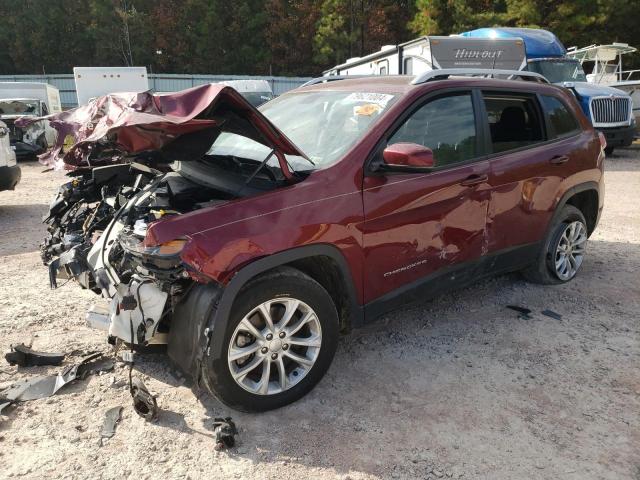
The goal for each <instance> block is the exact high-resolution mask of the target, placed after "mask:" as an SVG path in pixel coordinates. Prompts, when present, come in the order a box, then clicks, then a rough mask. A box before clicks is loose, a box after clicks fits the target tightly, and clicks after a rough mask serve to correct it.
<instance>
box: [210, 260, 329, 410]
mask: <svg viewBox="0 0 640 480" xmlns="http://www.w3.org/2000/svg"><path fill="white" fill-rule="evenodd" d="M337 340H338V315H337V312H336V308H335V306H334V304H333V302H332V300H331V297H330V296H329V294H328V293H327V292H326V290H325V289H324V288H323V287H322V286H321V285H320V284H319V283H317V282H316V281H315V280H313V279H312V278H311V277H309V276H307V275H305V274H303V273H302V272H300V271H298V270H296V269H293V268H288V267H284V268H280V269H278V270H275V271H273V272H270V273H268V274H266V275H264V276H263V277H260V278H258V279H256V280H253V281H251V282H250V283H249V284H248V285H247V287H245V288H244V290H243V291H242V292H241V293H240V294H239V295H238V298H237V299H236V301H235V303H234V308H233V313H232V317H231V318H230V321H229V323H228V326H227V332H226V335H225V341H224V342H223V345H224V347H223V348H224V351H223V352H219V353H220V355H215V357H216V358H218V360H217V361H212V362H211V363H209V364H207V365H206V368H205V380H206V384H207V386H208V387H209V389H210V390H211V391H212V393H213V394H214V395H215V396H217V397H218V398H219V399H220V400H221V401H222V402H224V403H225V404H227V405H229V406H231V407H233V408H236V409H238V410H244V411H264V410H271V409H274V408H279V407H282V406H284V405H287V404H288V403H291V402H294V401H295V400H297V399H299V398H300V397H302V396H303V395H305V394H306V393H308V392H309V391H310V390H311V389H312V388H313V387H314V386H315V384H316V383H317V382H318V381H319V380H320V379H321V378H322V376H323V375H324V374H325V372H326V371H327V369H328V368H329V365H330V364H331V361H332V359H333V356H334V353H335V350H336V346H337Z"/></svg>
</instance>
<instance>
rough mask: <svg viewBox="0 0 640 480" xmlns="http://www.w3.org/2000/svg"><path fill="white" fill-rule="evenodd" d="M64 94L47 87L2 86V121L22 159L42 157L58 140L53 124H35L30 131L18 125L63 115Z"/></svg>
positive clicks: (29, 83)
mask: <svg viewBox="0 0 640 480" xmlns="http://www.w3.org/2000/svg"><path fill="white" fill-rule="evenodd" d="M61 111H62V107H61V104H60V92H59V91H58V89H57V88H55V87H54V86H52V85H49V84H47V83H31V82H0V120H2V121H3V122H4V123H5V124H6V126H7V127H8V128H9V137H10V142H11V147H12V148H13V149H14V150H15V152H16V155H17V156H18V157H24V156H33V155H37V154H40V153H42V152H43V151H45V150H46V149H47V148H48V147H50V146H52V145H53V144H54V143H55V140H56V131H55V130H54V129H53V128H52V127H51V126H50V125H49V122H46V121H41V122H35V123H33V124H31V125H30V126H28V127H26V128H19V127H16V126H15V125H14V122H15V120H16V118H19V117H42V116H45V115H49V114H52V113H60V112H61Z"/></svg>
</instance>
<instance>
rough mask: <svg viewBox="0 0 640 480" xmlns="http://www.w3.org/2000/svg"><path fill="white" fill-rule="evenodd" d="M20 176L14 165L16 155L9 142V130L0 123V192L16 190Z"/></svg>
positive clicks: (15, 164)
mask: <svg viewBox="0 0 640 480" xmlns="http://www.w3.org/2000/svg"><path fill="white" fill-rule="evenodd" d="M21 175H22V172H21V171H20V167H18V165H17V163H16V153H15V152H14V151H13V149H12V148H11V144H10V142H9V129H8V128H7V126H6V125H5V124H4V123H2V122H0V192H1V191H3V190H13V189H14V188H16V185H17V184H18V182H19V181H20V177H21Z"/></svg>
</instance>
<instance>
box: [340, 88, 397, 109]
mask: <svg viewBox="0 0 640 480" xmlns="http://www.w3.org/2000/svg"><path fill="white" fill-rule="evenodd" d="M392 98H393V95H389V94H387V93H366V92H353V93H352V94H351V95H349V96H348V97H347V98H345V100H346V101H347V102H366V103H375V104H377V105H380V106H381V107H382V108H384V107H386V106H387V103H389V101H390V100H391V99H392Z"/></svg>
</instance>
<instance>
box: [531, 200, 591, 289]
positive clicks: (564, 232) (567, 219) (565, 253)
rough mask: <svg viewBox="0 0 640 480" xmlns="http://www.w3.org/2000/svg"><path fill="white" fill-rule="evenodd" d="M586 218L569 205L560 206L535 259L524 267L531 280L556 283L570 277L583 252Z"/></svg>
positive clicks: (578, 266)
mask: <svg viewBox="0 0 640 480" xmlns="http://www.w3.org/2000/svg"><path fill="white" fill-rule="evenodd" d="M587 238H588V230H587V222H586V220H585V218H584V215H583V214H582V212H581V211H580V210H578V209H577V208H576V207H574V206H572V205H566V206H564V207H563V209H562V211H561V212H560V215H559V216H558V218H557V220H556V221H555V222H554V224H553V225H552V226H551V228H550V229H549V234H548V235H547V238H546V239H545V242H544V245H543V248H542V251H541V252H540V255H539V257H538V260H537V262H536V263H535V264H534V265H532V266H531V267H529V268H528V269H527V270H525V271H524V275H525V277H526V278H527V279H528V280H530V281H532V282H535V283H542V284H558V283H565V282H568V281H570V280H572V279H573V278H574V277H575V276H576V275H577V273H578V271H579V270H580V267H581V266H582V262H583V261H584V256H585V253H586V244H587Z"/></svg>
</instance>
